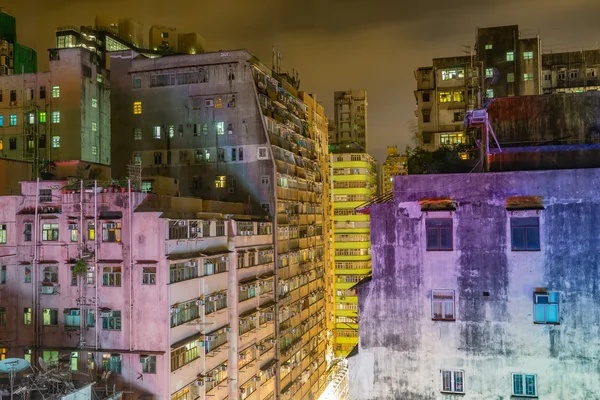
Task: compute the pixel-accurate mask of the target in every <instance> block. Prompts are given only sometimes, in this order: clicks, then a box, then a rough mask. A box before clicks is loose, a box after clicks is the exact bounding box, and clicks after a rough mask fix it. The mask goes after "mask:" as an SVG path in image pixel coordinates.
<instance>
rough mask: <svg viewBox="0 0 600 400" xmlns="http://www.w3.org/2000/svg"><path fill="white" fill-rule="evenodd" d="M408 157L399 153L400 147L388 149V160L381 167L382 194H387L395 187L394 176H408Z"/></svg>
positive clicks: (389, 147)
mask: <svg viewBox="0 0 600 400" xmlns="http://www.w3.org/2000/svg"><path fill="white" fill-rule="evenodd" d="M407 173H408V170H407V167H406V156H403V155H401V154H400V153H398V146H388V147H387V158H386V159H385V162H384V163H383V166H382V167H381V193H382V194H383V193H387V192H389V191H390V190H392V188H393V187H394V176H396V175H406V174H407Z"/></svg>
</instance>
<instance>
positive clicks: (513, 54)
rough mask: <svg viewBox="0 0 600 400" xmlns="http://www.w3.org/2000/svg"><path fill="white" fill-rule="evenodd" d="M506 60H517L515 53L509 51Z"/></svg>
mask: <svg viewBox="0 0 600 400" xmlns="http://www.w3.org/2000/svg"><path fill="white" fill-rule="evenodd" d="M506 61H515V53H513V52H512V51H509V52H507V53H506Z"/></svg>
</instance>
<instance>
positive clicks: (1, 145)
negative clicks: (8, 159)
mask: <svg viewBox="0 0 600 400" xmlns="http://www.w3.org/2000/svg"><path fill="white" fill-rule="evenodd" d="M0 150H4V141H3V140H2V139H0Z"/></svg>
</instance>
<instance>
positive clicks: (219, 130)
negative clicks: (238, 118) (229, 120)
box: [217, 122, 225, 135]
mask: <svg viewBox="0 0 600 400" xmlns="http://www.w3.org/2000/svg"><path fill="white" fill-rule="evenodd" d="M224 134H225V123H224V122H217V135H224Z"/></svg>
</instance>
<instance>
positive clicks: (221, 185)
mask: <svg viewBox="0 0 600 400" xmlns="http://www.w3.org/2000/svg"><path fill="white" fill-rule="evenodd" d="M225 184H226V183H225V177H224V176H217V179H215V187H216V188H224V187H225Z"/></svg>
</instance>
